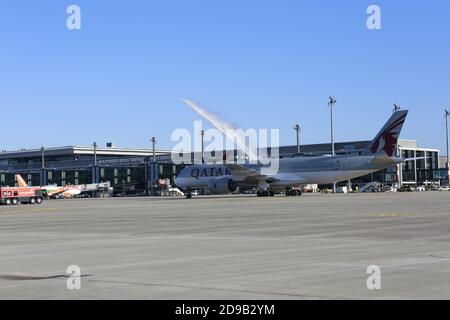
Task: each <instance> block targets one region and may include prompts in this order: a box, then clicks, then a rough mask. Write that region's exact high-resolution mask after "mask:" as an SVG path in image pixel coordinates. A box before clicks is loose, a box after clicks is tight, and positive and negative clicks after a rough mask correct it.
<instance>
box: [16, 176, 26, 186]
mask: <svg viewBox="0 0 450 320" xmlns="http://www.w3.org/2000/svg"><path fill="white" fill-rule="evenodd" d="M16 180H17V184H18V185H19V187H22V188H23V187H28V183H26V181H25V180H24V178H22V176H21V175H20V174H16Z"/></svg>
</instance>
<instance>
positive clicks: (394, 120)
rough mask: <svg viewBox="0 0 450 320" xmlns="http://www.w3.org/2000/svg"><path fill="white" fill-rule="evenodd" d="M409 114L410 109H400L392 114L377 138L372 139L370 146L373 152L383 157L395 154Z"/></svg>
mask: <svg viewBox="0 0 450 320" xmlns="http://www.w3.org/2000/svg"><path fill="white" fill-rule="evenodd" d="M407 115H408V110H400V111H396V112H394V113H393V114H392V116H391V117H390V118H389V120H388V121H387V122H386V124H385V125H384V127H383V128H382V129H381V131H380V132H379V133H378V134H377V135H376V136H375V139H373V140H372V142H371V144H370V147H369V150H370V152H371V153H372V154H375V155H380V156H383V157H386V156H388V157H392V156H394V155H395V150H396V148H397V141H398V138H399V136H400V132H401V131H402V127H403V124H404V123H405V120H406V116H407Z"/></svg>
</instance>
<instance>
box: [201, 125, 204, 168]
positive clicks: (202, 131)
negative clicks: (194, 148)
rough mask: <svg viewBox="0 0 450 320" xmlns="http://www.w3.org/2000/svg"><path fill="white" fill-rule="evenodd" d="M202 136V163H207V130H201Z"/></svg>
mask: <svg viewBox="0 0 450 320" xmlns="http://www.w3.org/2000/svg"><path fill="white" fill-rule="evenodd" d="M200 136H201V137H202V163H205V141H204V140H205V130H203V129H202V130H200Z"/></svg>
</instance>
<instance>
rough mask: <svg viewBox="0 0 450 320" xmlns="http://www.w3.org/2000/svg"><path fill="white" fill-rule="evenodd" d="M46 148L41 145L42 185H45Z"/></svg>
mask: <svg viewBox="0 0 450 320" xmlns="http://www.w3.org/2000/svg"><path fill="white" fill-rule="evenodd" d="M45 174H46V172H45V148H44V147H41V186H44V185H45Z"/></svg>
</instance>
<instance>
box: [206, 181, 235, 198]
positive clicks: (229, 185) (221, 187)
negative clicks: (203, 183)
mask: <svg viewBox="0 0 450 320" xmlns="http://www.w3.org/2000/svg"><path fill="white" fill-rule="evenodd" d="M236 188H237V184H236V182H234V181H233V180H231V179H230V178H219V179H211V180H210V181H209V183H208V189H209V191H210V192H211V193H212V194H227V193H230V192H234V191H236Z"/></svg>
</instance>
